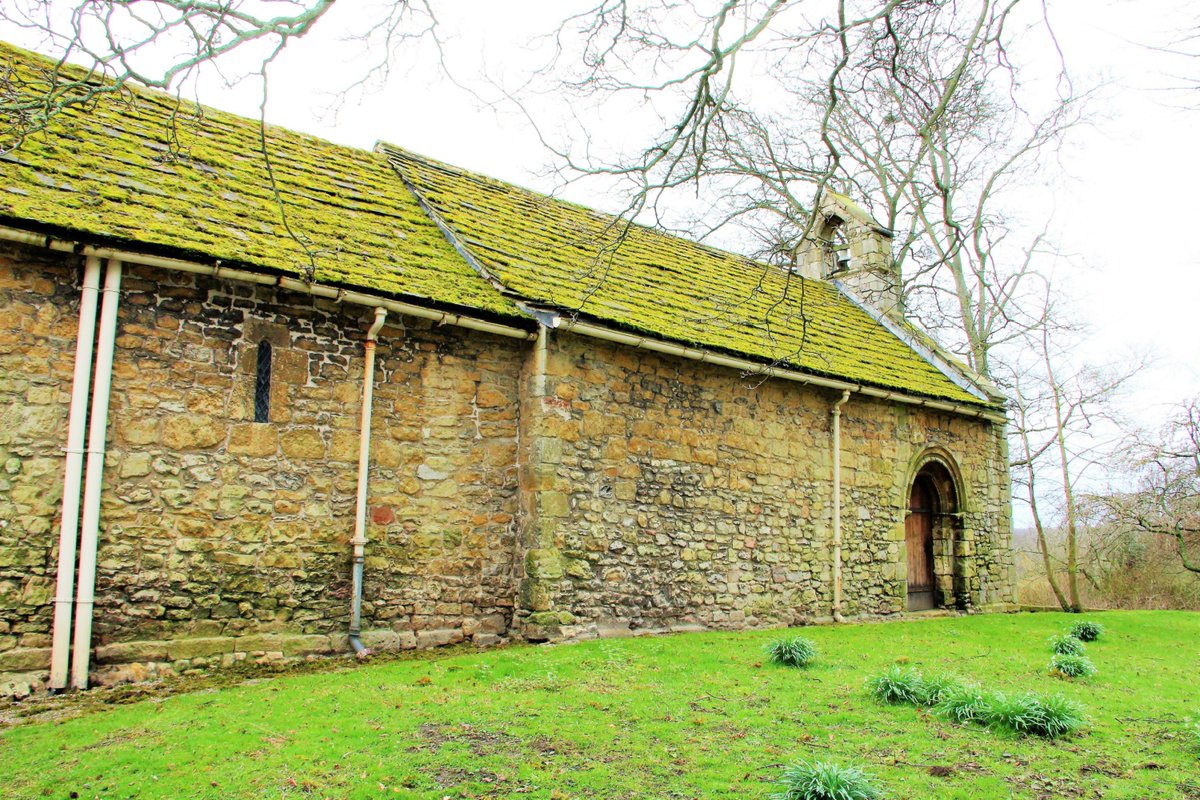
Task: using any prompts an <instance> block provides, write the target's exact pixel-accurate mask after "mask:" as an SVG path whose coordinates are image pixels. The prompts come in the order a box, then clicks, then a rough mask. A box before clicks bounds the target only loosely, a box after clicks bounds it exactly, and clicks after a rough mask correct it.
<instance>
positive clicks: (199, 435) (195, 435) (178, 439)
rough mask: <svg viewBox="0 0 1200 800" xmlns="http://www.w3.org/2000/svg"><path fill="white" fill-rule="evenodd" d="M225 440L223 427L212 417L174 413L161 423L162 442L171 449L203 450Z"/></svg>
mask: <svg viewBox="0 0 1200 800" xmlns="http://www.w3.org/2000/svg"><path fill="white" fill-rule="evenodd" d="M224 440H225V427H224V426H223V425H221V424H219V423H218V422H217V421H216V420H215V419H213V418H212V417H207V416H202V415H200V414H176V415H174V416H170V417H167V419H166V421H165V422H164V423H163V432H162V442H163V444H164V445H166V446H167V447H169V448H171V449H173V450H205V449H208V448H210V447H216V446H217V445H218V444H220V443H221V442H222V441H224Z"/></svg>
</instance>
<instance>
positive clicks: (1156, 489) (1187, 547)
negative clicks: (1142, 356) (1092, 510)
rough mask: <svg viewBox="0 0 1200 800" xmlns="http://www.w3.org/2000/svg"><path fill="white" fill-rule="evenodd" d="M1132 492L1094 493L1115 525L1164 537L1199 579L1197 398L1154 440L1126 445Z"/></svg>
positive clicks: (1135, 440) (1199, 425) (1179, 410)
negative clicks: (1131, 478) (1131, 474)
mask: <svg viewBox="0 0 1200 800" xmlns="http://www.w3.org/2000/svg"><path fill="white" fill-rule="evenodd" d="M1128 452H1129V453H1130V455H1129V457H1128V459H1127V462H1126V463H1127V465H1128V466H1129V468H1130V469H1131V470H1132V473H1133V488H1132V489H1130V490H1127V491H1119V490H1110V491H1108V492H1105V493H1101V494H1097V495H1096V496H1095V498H1094V500H1095V502H1097V503H1099V504H1100V505H1102V507H1103V508H1104V509H1105V510H1106V511H1107V513H1108V517H1109V521H1110V522H1111V523H1113V524H1116V525H1119V526H1123V527H1126V528H1129V529H1131V530H1134V531H1138V532H1142V533H1149V534H1154V535H1157V536H1162V537H1165V538H1167V539H1169V540H1171V541H1172V542H1173V544H1174V545H1175V546H1176V547H1177V549H1178V554H1179V559H1180V562H1181V563H1182V565H1183V567H1184V568H1185V569H1187V570H1188V571H1189V572H1194V573H1197V574H1200V556H1197V555H1196V552H1195V550H1196V548H1200V398H1193V399H1191V400H1188V401H1186V402H1184V403H1181V404H1180V405H1179V407H1178V408H1177V410H1176V412H1175V414H1174V415H1172V417H1171V419H1170V420H1169V421H1168V422H1167V424H1166V425H1165V426H1164V427H1163V428H1162V430H1161V431H1159V433H1158V434H1157V435H1148V434H1146V433H1144V432H1142V433H1138V434H1137V435H1136V436H1135V437H1134V438H1133V440H1132V441H1131V442H1129V443H1128Z"/></svg>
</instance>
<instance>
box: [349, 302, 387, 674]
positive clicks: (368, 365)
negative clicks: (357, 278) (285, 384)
mask: <svg viewBox="0 0 1200 800" xmlns="http://www.w3.org/2000/svg"><path fill="white" fill-rule="evenodd" d="M385 319H387V309H386V308H378V307H377V308H376V309H375V322H374V324H372V325H371V329H370V330H368V331H367V340H366V342H364V343H363V361H364V363H363V390H362V421H361V423H360V426H361V427H360V429H359V436H358V495H357V497H356V504H355V509H354V538H353V539H351V540H350V544H351V545H353V547H354V571H353V590H352V593H353V597H352V599H351V601H350V646H351V647H352V648H354V652H355V653H356V654H357V655H358V657H359V658H366V657H367V656H369V655H370V654H371V651H370V650H368V649H367V647H366V646H365V645H364V644H363V643H362V640H361V639H360V638H359V636H360V635H361V634H362V593H363V561H364V559H365V549H366V545H367V477H368V475H367V473H368V471H369V470H370V466H371V404H372V402H373V400H374V397H375V338H376V337H377V336H378V335H379V329H380V328H382V327H383V321H384V320H385Z"/></svg>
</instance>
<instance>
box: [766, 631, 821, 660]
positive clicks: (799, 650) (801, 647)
mask: <svg viewBox="0 0 1200 800" xmlns="http://www.w3.org/2000/svg"><path fill="white" fill-rule="evenodd" d="M766 651H767V658H768V659H769V660H770V661H771V663H772V664H778V665H779V666H781V667H807V666H808V665H809V664H811V663H812V662H813V661H814V660H816V658H817V645H816V644H815V643H814V642H813V641H811V640H810V639H805V638H803V637H800V636H795V637H792V638H789V639H776V640H775V641H773V642H771V643H770V644H768V645H767V647H766Z"/></svg>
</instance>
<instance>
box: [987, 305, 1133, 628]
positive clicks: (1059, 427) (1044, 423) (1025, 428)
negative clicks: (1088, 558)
mask: <svg viewBox="0 0 1200 800" xmlns="http://www.w3.org/2000/svg"><path fill="white" fill-rule="evenodd" d="M1049 296H1050V294H1049V291H1047V294H1046V297H1047V298H1049ZM1043 308H1044V312H1043V313H1042V314H1041V315H1040V316H1041V322H1040V324H1039V325H1038V327H1037V328H1036V329H1035V330H1031V331H1029V332H1028V333H1027V335H1026V336H1025V337H1024V340H1023V343H1024V347H1023V350H1024V358H1021V357H1015V358H1013V359H1012V360H1011V361H1009V362H1008V363H1006V364H1005V372H1006V375H1005V376H1004V378H1003V380H1002V383H1003V384H1004V385H1005V386H1006V388H1007V389H1008V390H1009V393H1010V399H1011V408H1012V411H1013V416H1014V426H1013V427H1014V434H1015V436H1014V438H1015V439H1016V442H1017V446H1016V448H1015V449H1014V456H1013V462H1012V466H1013V470H1014V483H1015V484H1016V485H1018V486H1021V487H1023V488H1024V490H1025V498H1024V499H1025V502H1026V503H1027V504H1028V507H1029V511H1030V515H1031V516H1032V518H1033V523H1034V529H1035V531H1036V534H1037V543H1038V551H1039V553H1040V554H1041V557H1042V564H1043V567H1044V569H1045V571H1046V578H1047V581H1048V582H1049V584H1050V588H1051V590H1052V591H1053V592H1054V595H1055V598H1056V599H1057V600H1058V602H1059V604H1060V605H1061V606H1062V608H1063V610H1064V611H1082V610H1083V604H1082V602H1081V600H1080V593H1079V577H1080V574H1081V568H1080V557H1079V554H1080V547H1081V541H1080V540H1081V537H1083V536H1085V535H1086V534H1087V531H1088V529H1089V526H1088V525H1087V520H1086V519H1085V515H1084V514H1083V513H1082V512H1081V510H1080V499H1081V496H1084V495H1086V492H1085V491H1084V489H1083V484H1082V482H1083V481H1084V479H1085V477H1086V473H1087V472H1088V471H1089V470H1090V469H1092V468H1094V467H1096V466H1097V465H1104V464H1107V463H1109V462H1110V461H1111V459H1112V456H1113V450H1114V444H1115V443H1116V442H1118V441H1119V440H1120V438H1121V436H1120V426H1119V424H1118V420H1117V419H1116V417H1115V415H1114V412H1113V400H1114V399H1115V397H1116V395H1117V394H1118V392H1119V391H1120V390H1121V388H1122V387H1123V386H1124V385H1125V384H1126V383H1127V382H1128V381H1129V380H1130V379H1131V378H1132V377H1133V376H1134V375H1136V374H1137V373H1138V372H1139V371H1140V369H1141V366H1142V365H1141V364H1140V363H1132V364H1118V365H1107V366H1104V367H1096V366H1092V365H1087V364H1083V365H1074V364H1073V361H1074V359H1073V357H1072V354H1071V352H1070V350H1069V348H1068V347H1065V346H1064V342H1069V341H1071V340H1072V339H1074V337H1073V336H1072V333H1073V331H1071V330H1070V329H1064V328H1063V327H1062V326H1061V324H1058V323H1059V322H1060V320H1058V319H1056V317H1057V316H1058V315H1056V314H1055V313H1053V308H1052V305H1051V303H1050V302H1049V300H1047V301H1046V302H1045V304H1044V306H1043ZM1047 505H1049V506H1050V508H1051V509H1053V510H1055V511H1057V516H1058V521H1059V523H1060V524H1059V527H1061V533H1062V541H1063V556H1062V558H1061V560H1059V559H1058V558H1057V555H1056V554H1055V553H1054V552H1053V551H1052V550H1053V548H1052V545H1051V541H1050V536H1049V535H1048V530H1047V529H1048V528H1049V527H1050V526H1049V524H1048V523H1047V511H1048V509H1047V508H1046V506H1047ZM1060 571H1061V572H1062V573H1063V575H1064V577H1065V579H1066V589H1065V591H1064V589H1063V588H1062V586H1061V585H1060V584H1059V581H1058V579H1057V578H1056V575H1057V574H1058V573H1059V572H1060Z"/></svg>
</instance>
